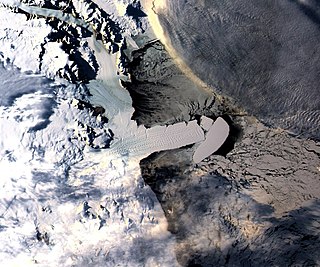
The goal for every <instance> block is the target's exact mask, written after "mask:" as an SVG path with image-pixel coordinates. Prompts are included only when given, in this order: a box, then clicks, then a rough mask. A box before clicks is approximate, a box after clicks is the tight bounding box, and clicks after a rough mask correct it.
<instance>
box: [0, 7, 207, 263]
mask: <svg viewBox="0 0 320 267" xmlns="http://www.w3.org/2000/svg"><path fill="white" fill-rule="evenodd" d="M0 9H1V10H0V12H1V14H0V15H1V27H2V29H5V31H4V33H5V34H4V35H2V36H1V38H0V42H1V44H2V46H1V48H0V52H1V59H2V60H6V59H8V60H10V61H11V63H12V64H13V65H15V66H17V67H19V68H20V69H21V70H22V71H29V72H32V73H37V72H39V71H41V73H42V74H45V75H47V76H48V77H52V78H55V74H56V72H57V71H58V70H59V69H61V68H63V67H64V66H65V64H68V61H69V58H68V56H67V55H66V53H65V52H64V51H62V49H61V46H60V45H59V44H58V43H54V42H48V43H46V45H44V46H43V47H41V43H42V42H43V40H44V39H45V38H46V36H47V34H48V33H50V27H49V26H48V25H47V24H46V21H45V19H44V18H41V19H38V18H34V19H31V20H29V21H27V20H26V17H25V16H23V15H22V14H14V13H11V12H9V11H8V10H6V9H5V8H0ZM26 10H27V11H28V12H30V13H31V14H33V15H36V14H39V15H46V14H49V13H50V16H56V17H57V18H58V19H64V20H65V21H67V22H68V18H67V17H65V16H62V14H61V12H58V11H57V12H55V11H53V10H50V11H48V10H41V9H37V8H31V7H28V8H27V9H26ZM48 12H49V13H48ZM61 16H62V17H61ZM10 19H11V20H10ZM13 22H15V23H16V24H15V23H13ZM70 22H72V21H70ZM77 23H78V22H77ZM79 23H80V22H79ZM75 27H77V26H75ZM34 36H35V37H36V38H34ZM90 38H91V39H90ZM90 38H88V40H87V42H88V44H89V46H90V45H91V49H92V51H93V53H94V55H95V56H96V59H97V62H98V64H99V67H100V69H99V72H98V74H97V79H96V80H94V81H92V82H90V83H89V85H88V88H89V90H90V92H91V94H92V96H91V98H90V97H89V100H91V101H92V103H93V104H100V105H102V106H103V107H104V108H105V110H106V114H108V116H109V119H110V120H109V122H108V123H107V124H105V123H103V122H102V121H101V120H100V117H99V116H97V117H95V116H92V112H90V111H89V110H88V109H85V108H84V109H78V107H77V105H74V103H75V101H74V100H75V99H77V98H81V97H83V96H84V95H85V94H86V92H85V90H84V87H85V86H83V85H81V84H78V85H75V84H69V83H68V82H66V81H63V80H61V79H56V80H55V81H54V80H49V79H47V78H43V77H42V76H40V75H36V74H27V73H25V72H21V71H19V70H18V69H16V68H14V67H10V66H11V65H10V64H7V63H6V69H5V68H3V67H2V66H1V70H0V75H1V78H0V80H1V85H0V87H1V89H0V91H1V93H2V96H3V97H2V98H1V103H0V156H1V157H0V170H1V179H0V183H1V196H0V231H1V232H0V233H1V235H0V243H1V245H2V246H1V249H0V258H1V264H3V265H4V266H22V265H23V266H28V265H31V266H32V265H40V266H117V265H118V266H176V265H177V262H176V258H175V255H174V239H173V237H172V236H171V234H170V233H169V232H168V231H167V222H166V219H165V217H164V214H163V211H162V209H161V207H160V204H159V203H158V201H157V199H156V197H155V195H154V193H153V192H152V191H151V189H150V188H149V187H148V186H146V185H145V184H144V182H143V180H142V178H141V176H140V168H139V160H140V159H141V158H142V157H145V156H147V155H149V154H150V153H152V152H155V151H159V150H164V149H172V148H176V147H179V146H184V145H188V144H192V143H195V142H200V141H203V140H204V133H203V131H202V129H201V127H200V126H199V125H198V124H197V123H196V122H195V121H192V122H189V123H187V124H186V123H179V124H176V125H171V126H168V127H154V128H151V129H146V128H145V127H143V126H140V127H138V126H137V124H136V122H134V121H132V120H131V119H130V118H131V115H132V112H133V109H132V107H131V105H130V104H131V99H130V98H128V93H127V92H126V91H124V88H122V87H121V86H120V84H119V77H118V76H117V67H116V66H117V62H116V57H115V56H114V55H110V54H105V53H104V52H103V50H102V49H104V48H103V47H97V46H99V45H100V44H99V42H96V43H95V39H93V38H94V37H90ZM20 47H23V50H21V49H20ZM42 48H44V50H45V54H44V55H43V60H42V68H41V69H40V67H39V55H40V54H41V53H42V52H41V51H42ZM46 49H47V50H46ZM22 51H30V54H29V53H28V54H26V53H22ZM48 51H50V53H49V52H48ZM5 62H7V61H5ZM10 68H11V69H10ZM98 85H99V86H98ZM98 93H99V97H97V95H98ZM101 99H105V100H106V101H102V100H101ZM95 101H100V102H99V103H97V102H95ZM107 101H110V103H112V104H113V106H111V105H110V106H109V105H106V103H108V102H107ZM88 129H90V130H88ZM109 129H111V130H112V132H113V133H114V136H113V137H112V136H111V135H109V134H108V132H109ZM90 131H94V132H95V133H99V136H100V137H101V136H102V138H101V142H102V143H104V142H108V141H110V142H111V143H110V149H93V148H92V147H90V146H88V145H87V140H88V138H89V135H90ZM97 142H98V144H97V145H98V146H99V145H100V144H99V142H100V141H97ZM102 145H103V144H102Z"/></svg>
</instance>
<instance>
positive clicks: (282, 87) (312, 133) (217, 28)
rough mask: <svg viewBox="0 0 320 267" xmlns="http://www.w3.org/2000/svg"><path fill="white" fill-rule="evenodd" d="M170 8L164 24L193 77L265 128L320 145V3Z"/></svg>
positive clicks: (240, 2)
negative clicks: (244, 111) (277, 129)
mask: <svg viewBox="0 0 320 267" xmlns="http://www.w3.org/2000/svg"><path fill="white" fill-rule="evenodd" d="M168 2H170V3H168V9H167V11H165V13H161V14H159V16H160V21H161V23H162V26H163V27H164V28H165V31H166V32H167V33H168V35H169V37H170V39H171V41H172V44H173V45H174V47H175V48H176V50H177V51H178V53H179V54H180V56H181V57H182V58H183V59H184V60H185V61H186V63H187V64H188V65H189V66H190V67H191V69H192V70H193V71H194V72H195V74H196V75H198V76H199V77H200V78H201V79H202V80H204V81H205V82H206V83H208V84H209V85H211V86H212V87H214V88H216V89H217V90H218V91H219V92H220V93H222V94H225V95H228V96H230V97H232V98H233V99H234V100H235V101H236V102H237V103H238V104H239V105H240V106H243V107H244V108H246V109H247V111H248V112H249V113H251V114H253V115H255V116H257V117H258V118H260V119H261V120H263V121H264V122H265V123H267V124H270V125H271V126H274V127H281V128H284V129H287V130H289V131H291V132H293V133H295V134H297V135H302V136H304V137H311V138H314V139H320V127H319V124H320V93H319V92H320V88H319V87H320V86H319V83H320V1H316V0H309V1H296V0H291V1H275V0H271V1H265V0H237V1H226V0H222V1H215V0H187V1H185V0H176V1H168Z"/></svg>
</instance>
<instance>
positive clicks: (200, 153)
mask: <svg viewBox="0 0 320 267" xmlns="http://www.w3.org/2000/svg"><path fill="white" fill-rule="evenodd" d="M229 131H230V128H229V125H228V123H227V122H226V121H225V120H224V119H223V118H221V117H219V118H217V119H216V121H215V122H214V123H213V125H212V126H211V127H210V129H209V130H208V133H207V135H206V138H205V140H204V141H203V143H201V144H200V145H199V147H198V148H197V149H196V151H195V152H194V154H193V161H194V162H195V163H199V162H200V161H202V160H203V159H205V158H206V157H208V156H210V155H211V154H212V153H214V152H216V151H217V150H218V149H219V148H220V147H221V146H222V145H223V143H224V142H225V141H226V139H227V137H228V135H229Z"/></svg>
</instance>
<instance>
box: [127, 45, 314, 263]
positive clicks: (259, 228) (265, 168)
mask: <svg viewBox="0 0 320 267" xmlns="http://www.w3.org/2000/svg"><path fill="white" fill-rule="evenodd" d="M134 58H135V59H134V62H133V63H132V66H131V67H132V70H131V72H132V75H133V79H134V85H132V87H131V88H130V91H131V95H133V101H134V106H135V108H136V113H135V116H136V119H137V120H138V122H139V123H142V124H146V125H153V124H159V123H161V122H162V123H163V122H164V121H168V122H174V121H176V120H182V119H188V118H189V116H195V117H197V116H198V115H202V114H206V115H207V116H210V117H212V118H215V117H217V116H218V115H222V114H228V117H229V118H230V119H231V121H232V122H233V127H232V128H233V131H232V132H231V136H230V138H229V140H228V143H227V144H225V145H224V147H223V148H222V149H220V150H219V151H218V152H217V154H216V155H212V156H210V157H209V158H207V159H206V160H204V161H203V162H202V163H200V164H197V165H196V164H194V163H193V162H192V154H193V152H194V147H185V148H181V149H178V150H173V151H166V152H161V153H155V154H153V155H151V156H150V157H148V158H147V159H144V160H142V161H141V163H140V166H141V171H142V176H143V178H144V180H145V182H146V183H147V184H148V185H150V186H151V188H152V189H153V191H154V192H155V193H156V196H157V198H158V200H159V201H160V203H161V205H162V208H163V210H164V212H165V214H166V217H167V219H168V222H169V230H170V231H171V232H172V233H174V234H175V236H176V240H177V245H176V249H175V252H176V255H177V259H178V262H179V263H180V264H181V265H182V266H246V267H247V266H320V253H319V251H320V242H319V241H320V235H319V233H320V224H319V219H320V205H319V204H320V203H319V198H320V183H319V182H320V175H319V174H320V159H319V156H320V144H319V143H318V142H316V141H312V140H306V139H301V138H297V137H295V136H292V135H290V134H288V132H286V131H284V130H281V129H274V128H269V127H267V126H266V125H264V124H262V123H261V122H259V121H258V120H257V119H256V118H254V117H252V116H249V115H246V113H243V112H240V111H239V108H237V107H235V106H233V105H232V104H231V102H230V101H228V99H227V98H225V97H223V96H219V95H218V94H216V95H213V96H212V97H211V98H210V96H209V97H208V96H207V95H204V93H203V92H204V91H202V90H201V88H199V87H197V86H196V85H194V84H193V83H192V82H191V81H189V80H188V79H187V77H186V76H184V74H182V73H181V71H179V70H178V69H177V67H175V66H174V65H173V62H172V60H171V59H170V57H169V56H168V55H167V53H166V52H165V51H164V49H163V47H162V46H161V44H159V43H158V42H155V43H153V44H150V45H147V46H146V47H144V48H143V49H141V50H139V51H136V52H135V57H134ZM179 81H182V82H179ZM181 84H183V86H181ZM135 95H137V96H139V98H138V97H137V98H135ZM200 96H201V98H200V99H203V98H202V96H203V97H204V98H207V99H210V100H211V102H210V106H207V105H206V104H205V103H208V102H201V101H198V102H197V99H199V97H200ZM138 99H140V101H141V102H139V101H137V100H138ZM218 99H219V100H218ZM221 99H223V100H225V101H222V102H221V101H220V100H221ZM179 100H181V102H180V101H179ZM179 103H186V104H185V105H183V106H179ZM188 103H194V104H193V105H192V107H197V108H195V109H192V108H191V106H190V104H188ZM181 107H183V108H181Z"/></svg>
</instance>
